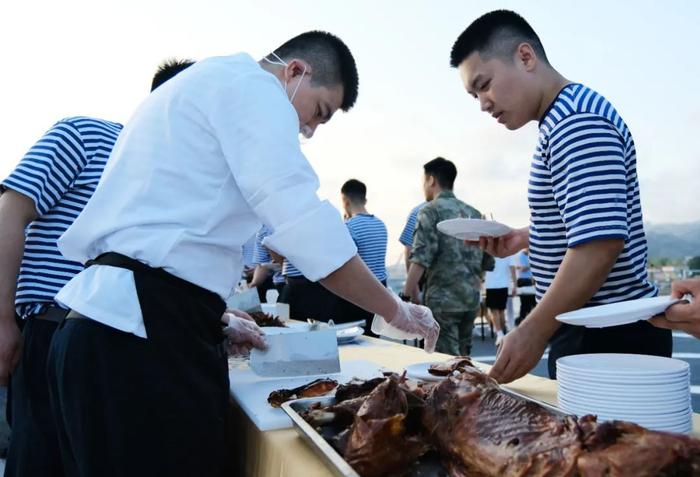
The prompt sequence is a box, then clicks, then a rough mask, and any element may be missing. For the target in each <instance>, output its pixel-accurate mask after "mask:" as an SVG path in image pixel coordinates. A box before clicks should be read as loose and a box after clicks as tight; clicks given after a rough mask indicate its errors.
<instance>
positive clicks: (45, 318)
mask: <svg viewBox="0 0 700 477" xmlns="http://www.w3.org/2000/svg"><path fill="white" fill-rule="evenodd" d="M192 63H193V62H192V61H187V60H184V61H169V62H166V63H164V64H163V65H162V66H161V67H160V68H159V69H158V71H157V72H156V75H155V76H154V78H153V82H152V85H151V90H153V89H155V88H157V87H158V86H160V85H161V84H162V83H164V82H165V81H167V80H168V79H170V78H171V77H173V76H175V75H176V74H177V73H179V72H180V71H182V70H183V69H185V68H187V67H188V66H190V65H191V64H192ZM121 129H122V125H121V124H118V123H114V122H111V121H105V120H102V119H95V118H88V117H71V118H66V119H63V120H61V121H59V122H57V123H56V124H54V125H53V126H52V127H51V129H49V130H48V131H47V132H46V134H44V136H43V137H42V138H41V139H39V140H38V141H37V142H36V143H35V144H34V146H32V148H31V149H30V150H29V152H27V154H26V155H25V156H24V157H23V158H22V160H21V161H20V162H19V164H18V165H17V167H16V168H15V169H14V171H12V173H10V175H9V176H8V177H7V178H6V179H5V180H4V181H2V184H1V185H0V192H1V193H2V196H0V223H1V224H2V227H1V228H0V384H2V385H4V384H6V383H7V381H8V375H9V374H10V373H12V376H11V378H12V379H11V392H10V393H9V396H8V407H9V408H10V412H9V413H8V414H9V421H10V425H11V428H12V436H11V439H10V447H9V450H8V455H7V464H6V469H5V475H6V476H30V475H31V476H33V477H42V476H60V475H63V468H62V464H61V456H60V453H59V448H58V442H57V436H56V430H55V426H54V423H53V417H52V412H51V409H50V406H49V400H48V385H47V382H46V366H45V364H46V357H47V354H48V350H49V343H50V341H51V337H52V336H53V334H54V331H55V330H56V327H57V326H58V322H59V321H61V320H62V319H63V317H64V316H65V314H66V312H67V310H64V309H63V308H60V307H59V306H58V304H57V303H56V302H55V301H54V296H55V295H56V293H57V292H58V291H59V290H60V289H61V288H62V287H63V285H65V284H66V283H67V282H68V281H69V280H70V279H71V278H72V277H73V276H74V275H75V274H76V273H78V272H80V271H81V270H82V269H83V265H82V264H80V263H77V262H73V261H70V260H67V259H65V258H64V257H63V256H62V255H61V253H60V252H59V250H58V247H57V244H56V241H57V240H58V238H59V237H60V236H61V234H62V233H63V232H65V230H66V229H67V228H68V227H69V226H70V225H71V224H72V223H73V221H74V220H75V218H76V217H77V216H78V214H80V212H81V210H82V209H83V207H84V206H85V204H86V203H87V201H88V200H89V199H90V197H91V196H92V193H93V192H94V191H95V187H97V183H98V182H99V180H100V177H101V175H102V171H103V170H104V167H105V165H106V163H107V159H108V157H109V155H110V152H111V151H112V147H113V146H114V143H115V141H116V139H117V136H118V135H119V133H120V131H121ZM25 233H26V235H25ZM15 313H16V314H17V318H19V320H18V321H17V322H15ZM18 325H19V326H18ZM20 327H21V328H22V334H21V335H20V329H19V328H20ZM15 366H16V367H15Z"/></svg>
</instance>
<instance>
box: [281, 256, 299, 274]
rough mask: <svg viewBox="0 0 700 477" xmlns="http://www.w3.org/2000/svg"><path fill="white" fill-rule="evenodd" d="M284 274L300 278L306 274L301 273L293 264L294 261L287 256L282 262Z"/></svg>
mask: <svg viewBox="0 0 700 477" xmlns="http://www.w3.org/2000/svg"><path fill="white" fill-rule="evenodd" d="M282 275H284V276H285V277H289V278H299V277H303V276H304V274H303V273H301V272H300V271H299V269H298V268H297V267H295V266H294V265H292V262H290V261H289V260H287V259H286V258H285V259H284V262H282Z"/></svg>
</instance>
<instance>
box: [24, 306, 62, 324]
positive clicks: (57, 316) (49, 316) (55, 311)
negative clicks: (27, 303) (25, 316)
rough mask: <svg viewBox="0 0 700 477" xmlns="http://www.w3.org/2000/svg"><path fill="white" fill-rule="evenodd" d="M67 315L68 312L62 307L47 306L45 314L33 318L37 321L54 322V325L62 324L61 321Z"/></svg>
mask: <svg viewBox="0 0 700 477" xmlns="http://www.w3.org/2000/svg"><path fill="white" fill-rule="evenodd" d="M66 313H68V310H65V309H63V308H61V307H58V306H47V307H46V310H45V311H44V312H43V313H38V314H36V315H32V316H33V317H34V318H35V319H37V320H45V321H52V322H54V323H60V322H61V321H63V318H65V317H66Z"/></svg>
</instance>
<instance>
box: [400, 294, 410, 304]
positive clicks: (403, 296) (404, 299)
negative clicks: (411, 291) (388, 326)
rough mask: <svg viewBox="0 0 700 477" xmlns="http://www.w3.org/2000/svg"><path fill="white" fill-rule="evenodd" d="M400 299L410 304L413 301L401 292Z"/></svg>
mask: <svg viewBox="0 0 700 477" xmlns="http://www.w3.org/2000/svg"><path fill="white" fill-rule="evenodd" d="M399 298H401V301H408V302H410V301H411V297H410V296H408V295H404V293H403V292H399Z"/></svg>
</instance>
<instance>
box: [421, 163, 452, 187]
mask: <svg viewBox="0 0 700 477" xmlns="http://www.w3.org/2000/svg"><path fill="white" fill-rule="evenodd" d="M423 171H425V175H426V176H431V177H434V178H435V180H436V181H437V183H438V185H439V186H440V187H441V188H443V189H449V190H452V188H453V187H454V185H455V179H456V178H457V167H455V165H454V163H453V162H452V161H448V160H447V159H445V158H443V157H436V158H435V159H433V160H432V161H429V162H426V163H425V164H424V165H423Z"/></svg>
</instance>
